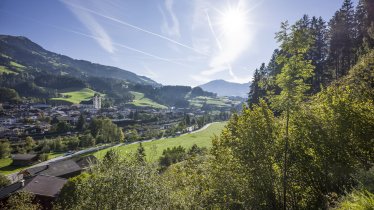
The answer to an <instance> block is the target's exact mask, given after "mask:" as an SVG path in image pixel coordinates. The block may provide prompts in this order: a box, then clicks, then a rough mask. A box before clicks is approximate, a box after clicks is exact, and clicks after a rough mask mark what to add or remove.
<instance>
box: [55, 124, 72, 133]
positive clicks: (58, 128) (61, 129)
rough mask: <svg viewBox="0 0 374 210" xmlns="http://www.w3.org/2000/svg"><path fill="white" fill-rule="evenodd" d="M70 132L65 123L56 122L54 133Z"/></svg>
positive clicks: (69, 127)
mask: <svg viewBox="0 0 374 210" xmlns="http://www.w3.org/2000/svg"><path fill="white" fill-rule="evenodd" d="M70 130H71V126H70V124H68V123H67V122H65V121H61V122H58V123H57V125H56V132H57V133H66V132H68V131H70Z"/></svg>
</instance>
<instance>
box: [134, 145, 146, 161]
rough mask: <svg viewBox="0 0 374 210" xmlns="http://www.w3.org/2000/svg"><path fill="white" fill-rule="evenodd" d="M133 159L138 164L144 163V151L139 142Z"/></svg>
mask: <svg viewBox="0 0 374 210" xmlns="http://www.w3.org/2000/svg"><path fill="white" fill-rule="evenodd" d="M135 158H136V160H137V161H138V162H139V163H145V149H144V147H143V144H142V143H141V142H140V143H139V147H138V149H137V151H136V156H135Z"/></svg>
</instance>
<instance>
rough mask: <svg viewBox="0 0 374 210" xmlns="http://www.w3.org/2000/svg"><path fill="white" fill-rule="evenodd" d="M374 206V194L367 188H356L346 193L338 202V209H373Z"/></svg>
mask: <svg viewBox="0 0 374 210" xmlns="http://www.w3.org/2000/svg"><path fill="white" fill-rule="evenodd" d="M373 207H374V194H373V193H371V192H368V191H365V190H354V191H353V192H351V193H350V194H348V195H346V196H345V197H344V198H343V199H342V201H341V202H340V203H339V204H338V207H337V208H334V209H337V210H344V209H356V210H372V209H373Z"/></svg>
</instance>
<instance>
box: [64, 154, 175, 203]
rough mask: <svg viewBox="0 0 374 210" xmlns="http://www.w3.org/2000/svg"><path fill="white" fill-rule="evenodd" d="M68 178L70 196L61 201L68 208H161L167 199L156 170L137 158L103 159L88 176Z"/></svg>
mask: <svg viewBox="0 0 374 210" xmlns="http://www.w3.org/2000/svg"><path fill="white" fill-rule="evenodd" d="M69 182H73V183H69ZM69 182H68V184H67V187H66V188H68V189H66V191H67V192H66V193H65V192H63V194H65V195H67V194H69V196H71V198H70V199H63V200H62V201H61V204H62V205H61V206H64V205H68V207H67V208H68V209H150V208H152V209H160V208H162V207H166V204H167V203H168V202H167V197H166V195H167V194H166V191H165V190H164V189H163V187H162V185H160V184H159V179H158V174H157V172H156V171H155V170H154V169H152V167H150V166H149V165H148V164H140V165H139V164H138V162H137V161H135V160H128V159H124V160H122V159H118V158H114V159H112V160H110V162H106V163H105V164H104V162H100V163H98V165H96V166H95V167H94V168H93V169H92V171H91V172H90V174H89V176H86V175H85V177H80V178H77V179H76V180H69ZM64 191H65V190H64ZM108 192H110V193H108ZM69 196H68V197H69Z"/></svg>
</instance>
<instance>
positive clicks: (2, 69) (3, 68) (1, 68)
mask: <svg viewBox="0 0 374 210" xmlns="http://www.w3.org/2000/svg"><path fill="white" fill-rule="evenodd" d="M2 73H7V74H17V72H14V71H12V70H9V69H8V68H7V67H5V66H0V74H2Z"/></svg>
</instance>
